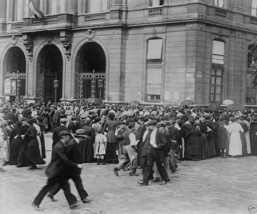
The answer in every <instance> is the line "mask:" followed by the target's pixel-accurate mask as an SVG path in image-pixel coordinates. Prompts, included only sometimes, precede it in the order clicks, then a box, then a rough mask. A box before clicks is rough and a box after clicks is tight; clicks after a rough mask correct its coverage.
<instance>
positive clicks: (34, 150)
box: [25, 146, 45, 164]
mask: <svg viewBox="0 0 257 214" xmlns="http://www.w3.org/2000/svg"><path fill="white" fill-rule="evenodd" d="M25 155H26V156H27V158H28V160H29V163H35V164H45V161H44V160H43V159H42V158H41V155H40V151H39V147H38V146H29V147H27V148H26V150H25Z"/></svg>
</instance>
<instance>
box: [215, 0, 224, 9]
mask: <svg viewBox="0 0 257 214" xmlns="http://www.w3.org/2000/svg"><path fill="white" fill-rule="evenodd" d="M214 5H215V6H216V7H221V8H226V0H214Z"/></svg>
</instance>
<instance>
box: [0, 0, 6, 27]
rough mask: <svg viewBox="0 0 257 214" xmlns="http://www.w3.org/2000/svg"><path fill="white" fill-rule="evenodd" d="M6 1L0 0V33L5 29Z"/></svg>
mask: <svg viewBox="0 0 257 214" xmlns="http://www.w3.org/2000/svg"><path fill="white" fill-rule="evenodd" d="M6 1H7V0H0V5H1V7H0V32H3V31H5V29H6V5H7V4H6V3H7V2H6Z"/></svg>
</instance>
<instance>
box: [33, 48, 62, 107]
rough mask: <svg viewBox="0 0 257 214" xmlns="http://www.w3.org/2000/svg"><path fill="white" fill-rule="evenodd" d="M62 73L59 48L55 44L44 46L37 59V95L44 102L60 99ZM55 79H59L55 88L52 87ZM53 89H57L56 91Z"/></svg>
mask: <svg viewBox="0 0 257 214" xmlns="http://www.w3.org/2000/svg"><path fill="white" fill-rule="evenodd" d="M62 74H63V60H62V55H61V53H60V51H59V49H58V48H57V47H56V46H55V45H49V46H46V47H44V48H43V50H42V51H41V53H40V55H39V61H38V77H39V78H37V85H38V87H37V97H40V98H42V99H43V101H44V102H45V103H47V102H48V101H51V102H55V100H56V101H57V102H58V101H60V99H61V98H62V85H63V83H62V76H63V75H62ZM55 80H58V81H59V84H58V87H57V88H56V89H55V87H54V81H55ZM55 90H57V91H56V93H55ZM55 96H56V97H55Z"/></svg>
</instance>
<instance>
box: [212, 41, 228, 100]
mask: <svg viewBox="0 0 257 214" xmlns="http://www.w3.org/2000/svg"><path fill="white" fill-rule="evenodd" d="M224 52H225V43H224V42H223V41H217V40H214V41H213V47H212V72H211V91H210V101H211V102H221V101H222V92H223V73H224Z"/></svg>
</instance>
